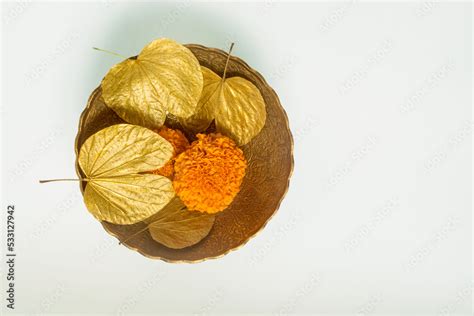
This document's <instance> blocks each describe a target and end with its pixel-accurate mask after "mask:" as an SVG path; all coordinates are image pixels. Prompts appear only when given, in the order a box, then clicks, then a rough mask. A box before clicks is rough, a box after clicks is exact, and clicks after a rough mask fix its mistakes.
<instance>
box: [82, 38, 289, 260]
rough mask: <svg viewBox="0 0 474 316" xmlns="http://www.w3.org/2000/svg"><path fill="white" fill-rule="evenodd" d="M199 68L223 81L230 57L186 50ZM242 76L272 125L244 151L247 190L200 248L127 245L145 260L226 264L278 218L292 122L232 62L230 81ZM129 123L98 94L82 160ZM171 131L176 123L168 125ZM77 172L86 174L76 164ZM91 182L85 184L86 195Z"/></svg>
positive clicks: (120, 228) (267, 90)
mask: <svg viewBox="0 0 474 316" xmlns="http://www.w3.org/2000/svg"><path fill="white" fill-rule="evenodd" d="M186 47H188V48H189V49H190V50H191V51H192V52H193V54H194V55H195V56H196V58H197V59H198V60H199V63H200V64H201V65H203V66H205V67H208V68H210V69H212V70H213V71H214V72H216V73H217V74H219V75H222V73H223V71H224V65H225V61H226V58H227V53H226V52H224V51H222V50H219V49H215V48H207V47H204V46H201V45H194V44H189V45H186ZM232 76H240V77H243V78H245V79H247V80H249V81H251V82H252V83H253V84H255V85H256V86H257V87H258V89H259V90H260V92H261V93H262V96H263V98H264V100H265V104H266V110H267V120H266V123H265V126H264V128H263V129H262V131H261V132H260V133H259V134H258V135H257V136H256V137H255V138H254V139H253V140H252V141H251V142H250V143H248V144H247V145H245V146H243V147H242V150H243V151H244V154H245V157H246V159H247V161H248V167H247V171H246V175H245V178H244V180H243V183H242V188H241V191H240V192H239V194H238V195H237V196H236V198H235V199H234V201H233V202H232V204H231V205H230V206H229V207H228V208H227V209H225V210H224V211H223V212H221V213H218V215H217V216H216V220H215V223H214V226H213V227H212V229H211V231H210V233H209V235H208V236H207V237H205V238H204V239H203V240H202V241H200V242H199V243H198V244H196V245H194V246H191V247H187V248H184V249H178V250H176V249H170V248H167V247H165V246H163V245H161V244H159V243H157V242H156V241H154V240H153V239H152V238H151V236H150V234H149V233H148V231H146V232H144V233H141V234H140V235H137V236H136V237H134V238H131V239H130V240H129V241H127V242H126V243H124V244H125V245H126V246H127V247H128V248H130V249H133V250H136V251H138V252H139V253H141V254H142V255H144V256H146V257H149V258H153V259H161V260H164V261H167V262H201V261H204V260H206V259H214V258H220V257H222V256H224V255H226V254H227V253H229V252H230V251H232V250H236V249H238V248H240V247H242V246H243V245H244V244H245V243H247V241H249V240H250V239H251V238H252V237H253V236H255V235H256V234H257V233H258V232H259V231H260V230H262V229H263V228H264V227H265V225H266V223H267V222H268V221H269V220H270V219H271V218H272V216H273V214H274V213H275V212H276V210H277V209H278V207H279V206H280V203H281V201H282V199H283V197H284V196H285V194H286V192H287V190H288V186H289V179H290V176H291V173H292V170H293V139H292V136H291V132H290V129H289V126H288V118H287V116H286V113H285V111H284V109H283V107H282V106H281V104H280V101H279V99H278V96H277V95H276V93H275V91H273V89H272V88H271V87H270V86H269V85H268V84H267V83H266V82H265V79H263V77H262V76H261V75H260V74H259V73H258V72H256V71H255V70H253V69H252V68H250V67H249V66H248V65H247V64H246V63H245V62H244V61H243V60H241V59H239V58H237V57H231V58H230V61H229V65H228V69H227V77H229V78H230V77H232ZM118 123H123V120H122V119H120V118H119V117H118V116H117V114H115V112H114V111H113V110H112V109H110V108H109V107H107V105H106V104H105V103H104V101H103V99H102V98H101V88H100V87H98V88H97V89H95V90H94V92H92V95H91V96H90V98H89V100H88V102H87V106H86V108H85V110H84V111H83V112H82V115H81V118H80V121H79V131H78V133H77V137H76V143H75V149H76V157H77V156H78V155H79V149H80V148H81V146H82V144H83V143H84V142H85V141H86V139H87V138H88V137H89V136H91V135H92V134H94V133H96V132H98V131H99V130H101V129H103V128H106V127H108V126H110V125H114V124H118ZM167 125H171V126H173V125H174V123H173V122H171V121H167ZM76 171H77V173H78V175H79V176H80V177H83V176H84V174H83V173H82V171H81V170H80V167H79V165H78V163H77V160H76ZM85 185H86V182H82V184H81V191H82V192H83V193H84V188H85ZM102 225H103V227H104V229H105V230H106V231H107V232H108V233H109V234H111V235H113V236H115V237H117V238H118V239H119V240H124V239H125V238H126V237H127V236H130V234H132V233H134V232H136V231H138V230H139V229H141V228H143V227H145V226H144V224H143V223H137V224H133V225H115V224H111V223H107V222H102Z"/></svg>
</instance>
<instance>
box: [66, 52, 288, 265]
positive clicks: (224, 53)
mask: <svg viewBox="0 0 474 316" xmlns="http://www.w3.org/2000/svg"><path fill="white" fill-rule="evenodd" d="M184 46H185V47H187V48H188V49H189V48H197V49H202V50H208V51H212V52H214V53H217V54H220V55H224V56H225V57H227V53H226V52H224V51H223V50H221V49H218V48H213V47H207V46H204V45H200V44H184ZM230 59H231V60H233V61H234V62H236V63H238V64H240V65H241V66H242V67H244V68H246V69H247V70H248V71H249V72H251V73H252V74H254V75H255V76H256V77H257V79H259V80H261V81H262V83H263V85H264V86H266V87H267V88H268V91H269V93H271V94H272V95H273V97H274V98H275V100H276V101H277V102H276V103H277V106H278V107H279V108H280V110H281V111H282V113H283V119H284V122H285V128H286V130H287V132H288V135H289V137H290V172H289V174H288V179H287V182H286V188H285V191H284V192H283V194H282V195H281V198H280V200H279V201H278V204H277V206H276V208H275V210H274V211H273V213H272V214H271V215H270V216H269V217H268V218H267V220H266V221H265V222H264V223H263V225H262V227H260V229H259V230H258V231H256V232H255V233H254V234H253V235H251V236H249V237H248V238H247V239H245V240H244V241H243V242H242V243H241V244H240V245H238V246H236V247H234V248H230V249H227V250H226V251H225V252H223V253H222V254H220V255H217V256H210V257H205V258H202V259H197V260H185V259H179V260H175V259H168V258H165V257H160V256H152V255H149V254H147V253H145V252H143V251H142V250H141V249H139V248H137V247H133V246H130V245H128V244H123V245H124V246H125V247H127V248H128V249H130V250H133V251H136V252H138V253H139V254H141V255H142V256H144V257H147V258H150V259H155V260H156V259H158V260H162V261H165V262H167V263H200V262H204V261H207V260H213V259H219V258H222V257H224V256H226V255H227V254H229V253H230V252H234V251H236V250H239V249H240V248H242V247H243V246H245V245H246V244H247V243H248V242H249V241H250V240H251V239H253V238H255V237H256V236H257V235H259V234H260V233H261V232H262V231H263V230H264V228H265V227H266V226H267V224H268V222H270V220H271V219H272V218H273V217H274V216H275V214H276V213H277V212H278V210H279V209H280V206H281V203H282V201H283V199H284V198H285V197H286V195H287V193H288V189H289V187H290V179H291V176H292V175H293V170H294V157H293V155H294V140H293V135H292V133H291V130H290V123H289V120H288V115H287V113H286V111H285V109H284V108H283V106H282V105H281V102H280V98H279V97H278V95H277V94H276V92H275V90H274V89H273V88H272V87H271V86H270V85H269V84H268V83H267V81H266V80H265V78H264V77H263V76H262V75H261V74H260V73H259V72H258V71H256V70H255V69H253V68H252V67H250V66H249V65H248V64H247V63H246V62H245V61H244V60H243V59H241V58H239V57H236V56H233V55H232V56H230ZM100 89H101V85H99V86H98V87H97V88H95V89H94V91H93V92H92V94H91V95H90V96H89V98H88V100H87V105H86V107H85V108H84V110H83V111H82V113H81V115H80V117H79V124H78V129H77V134H76V138H75V140H74V152H75V154H76V159H75V169H76V174H77V176H78V177H79V178H81V171H80V167H79V161H78V159H79V148H78V144H79V136H80V135H81V130H82V126H83V122H84V120H85V117H86V116H87V115H88V114H89V111H90V109H91V107H92V101H93V100H94V99H95V97H96V95H97V94H98V93H99V91H100ZM79 188H80V190H81V194H82V195H84V190H83V188H82V185H81V183H79ZM100 223H101V224H102V227H103V228H104V230H105V231H106V232H107V233H108V234H109V235H111V236H113V237H115V238H117V240H118V241H119V242H120V239H119V237H118V235H117V234H115V233H114V232H112V231H110V230H109V229H108V228H107V226H106V225H104V223H103V222H102V221H101V222H100Z"/></svg>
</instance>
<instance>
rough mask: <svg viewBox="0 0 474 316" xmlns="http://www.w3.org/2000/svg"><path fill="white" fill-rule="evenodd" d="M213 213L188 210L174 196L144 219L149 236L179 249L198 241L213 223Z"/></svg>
mask: <svg viewBox="0 0 474 316" xmlns="http://www.w3.org/2000/svg"><path fill="white" fill-rule="evenodd" d="M214 219H215V216H214V215H210V214H205V213H201V212H195V211H189V210H187V209H186V206H185V205H184V204H183V202H181V200H180V199H179V198H177V197H175V198H174V199H173V200H171V201H170V202H169V203H168V205H166V206H165V207H164V208H163V210H161V211H160V212H158V213H157V214H155V215H153V216H152V217H150V218H148V219H146V220H145V223H147V224H148V226H147V228H148V230H149V231H150V234H151V237H152V238H153V239H154V240H155V241H157V242H159V243H161V244H163V245H165V246H166V247H168V248H173V249H181V248H185V247H189V246H192V245H194V244H197V243H198V242H200V241H201V240H202V239H203V238H204V237H206V236H207V235H208V234H209V231H210V230H211V228H212V225H214Z"/></svg>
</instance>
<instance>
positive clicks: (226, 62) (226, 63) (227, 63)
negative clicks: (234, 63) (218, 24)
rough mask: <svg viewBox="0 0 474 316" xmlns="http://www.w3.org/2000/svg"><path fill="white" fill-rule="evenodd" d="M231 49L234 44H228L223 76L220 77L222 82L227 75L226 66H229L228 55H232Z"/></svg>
mask: <svg viewBox="0 0 474 316" xmlns="http://www.w3.org/2000/svg"><path fill="white" fill-rule="evenodd" d="M232 48H234V43H231V44H230V48H229V52H228V55H227V60H226V61H225V66H224V74H223V75H222V81H224V80H225V75H226V73H227V66H228V65H229V59H230V53H232Z"/></svg>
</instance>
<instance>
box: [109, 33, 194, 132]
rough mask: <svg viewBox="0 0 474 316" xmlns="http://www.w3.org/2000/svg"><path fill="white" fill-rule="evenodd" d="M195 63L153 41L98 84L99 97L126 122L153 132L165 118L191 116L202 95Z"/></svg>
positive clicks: (179, 49)
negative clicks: (167, 116)
mask: <svg viewBox="0 0 474 316" xmlns="http://www.w3.org/2000/svg"><path fill="white" fill-rule="evenodd" d="M202 84H203V78H202V73H201V69H200V68H199V62H198V60H197V59H196V57H195V56H194V55H193V53H191V51H190V50H189V49H187V48H186V47H184V46H183V45H181V44H178V43H176V42H175V41H173V40H170V39H165V38H162V39H157V40H155V41H153V42H151V43H150V44H148V45H147V46H145V47H144V48H143V50H142V51H141V53H140V54H139V55H138V57H137V58H136V59H134V58H129V59H126V60H124V61H122V62H121V63H119V64H117V65H115V66H113V67H112V68H111V69H110V70H109V72H108V73H107V75H106V76H105V77H104V79H103V81H102V97H103V98H104V101H105V103H106V104H107V105H108V106H109V107H111V108H112V109H113V110H114V111H115V112H116V113H117V114H118V115H119V116H120V117H121V118H122V119H124V120H125V121H126V122H129V123H133V124H137V125H141V126H145V127H149V128H157V127H160V126H162V125H163V123H164V121H165V118H166V115H167V114H168V113H171V114H173V115H175V116H177V117H180V118H187V117H189V116H191V115H192V114H193V113H194V112H195V110H196V106H197V102H198V100H199V96H200V95H201V91H202Z"/></svg>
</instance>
